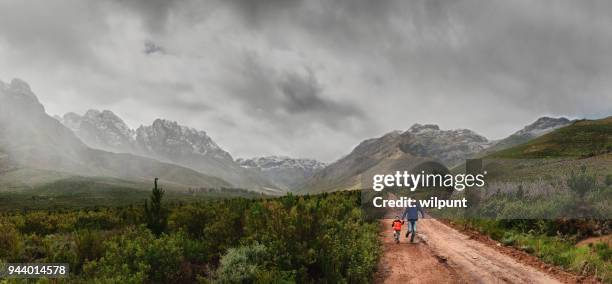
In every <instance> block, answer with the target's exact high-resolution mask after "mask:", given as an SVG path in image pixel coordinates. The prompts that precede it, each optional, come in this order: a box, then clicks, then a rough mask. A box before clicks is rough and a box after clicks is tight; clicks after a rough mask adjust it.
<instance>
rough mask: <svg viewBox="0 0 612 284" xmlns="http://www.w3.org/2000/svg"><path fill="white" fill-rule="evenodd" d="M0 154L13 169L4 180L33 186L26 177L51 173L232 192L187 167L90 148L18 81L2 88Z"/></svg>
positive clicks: (33, 178)
mask: <svg viewBox="0 0 612 284" xmlns="http://www.w3.org/2000/svg"><path fill="white" fill-rule="evenodd" d="M0 149H2V151H3V152H4V154H5V156H6V157H8V159H9V160H10V161H11V162H12V163H13V164H14V166H13V167H12V169H10V170H9V172H4V173H0V175H7V174H11V175H12V176H14V177H20V178H23V179H28V180H29V179H32V180H37V177H34V176H26V175H24V174H25V173H31V174H40V175H41V176H45V177H49V176H54V175H53V174H46V173H47V172H49V171H53V172H61V173H66V174H69V175H82V176H108V177H118V178H125V179H135V180H149V179H151V178H153V177H159V178H161V179H162V180H164V181H166V182H167V183H169V184H174V185H176V186H177V187H187V186H201V187H221V186H230V185H229V184H228V183H227V182H225V181H223V180H222V179H219V178H215V177H211V176H207V175H205V174H202V173H199V172H196V171H194V170H191V169H188V168H185V167H180V166H176V165H172V164H168V163H161V162H158V161H156V160H153V159H150V158H143V157H139V156H135V155H129V154H114V153H109V152H105V151H100V150H94V149H91V148H89V147H88V146H86V145H85V144H83V143H82V142H81V141H80V140H79V139H78V138H77V137H76V136H75V135H74V133H73V132H72V131H71V130H70V129H68V128H66V127H65V126H64V125H62V124H61V123H60V122H59V121H57V120H56V119H53V118H51V117H50V116H49V115H47V114H46V113H45V110H44V107H43V106H42V104H40V102H39V101H38V99H37V98H36V96H35V95H34V94H33V93H32V91H31V90H30V87H29V86H28V85H27V84H26V83H25V82H23V81H21V80H18V79H14V80H13V81H12V82H11V83H10V84H6V83H3V82H0ZM0 180H2V178H1V177H0ZM40 181H41V182H44V179H40Z"/></svg>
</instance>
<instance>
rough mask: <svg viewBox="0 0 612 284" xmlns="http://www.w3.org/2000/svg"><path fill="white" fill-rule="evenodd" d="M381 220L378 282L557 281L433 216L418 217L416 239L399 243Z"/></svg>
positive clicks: (387, 223) (385, 221)
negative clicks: (427, 217) (382, 250)
mask: <svg viewBox="0 0 612 284" xmlns="http://www.w3.org/2000/svg"><path fill="white" fill-rule="evenodd" d="M381 222H382V223H383V224H382V226H383V228H384V230H383V232H381V236H380V238H381V240H382V242H383V246H384V254H383V257H382V260H381V262H380V264H379V269H378V270H379V272H378V275H377V276H376V282H378V283H559V282H558V281H557V280H555V279H553V278H551V277H550V276H548V275H547V274H545V273H543V272H541V271H539V270H537V269H536V268H533V267H531V266H526V265H523V264H521V263H519V262H517V261H516V260H514V259H512V258H511V257H510V256H507V255H504V254H502V253H500V252H498V251H496V250H495V249H493V248H491V247H488V246H487V245H485V244H483V243H480V242H478V241H476V240H473V239H470V238H469V237H468V236H466V235H464V234H462V233H460V232H458V231H457V230H455V229H452V228H450V227H448V226H446V225H444V224H442V223H440V222H438V221H436V220H434V219H422V220H419V222H418V226H417V231H418V232H419V234H418V236H419V238H418V241H417V242H416V243H414V244H411V243H410V242H409V241H408V239H405V238H404V237H403V236H402V242H401V243H400V244H399V245H398V244H395V242H394V240H393V234H392V231H391V220H383V221H381ZM405 230H406V229H405V227H404V230H403V231H402V234H404V233H405V232H406V231H405Z"/></svg>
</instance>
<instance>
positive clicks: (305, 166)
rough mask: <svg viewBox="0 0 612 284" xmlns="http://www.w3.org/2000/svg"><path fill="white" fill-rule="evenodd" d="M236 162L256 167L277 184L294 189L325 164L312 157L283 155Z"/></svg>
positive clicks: (245, 166) (249, 167) (280, 186)
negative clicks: (302, 157)
mask: <svg viewBox="0 0 612 284" xmlns="http://www.w3.org/2000/svg"><path fill="white" fill-rule="evenodd" d="M236 162H237V163H238V164H239V165H240V166H242V167H244V168H248V169H255V170H257V171H259V172H260V173H261V174H262V175H264V176H265V177H267V178H268V179H269V180H271V181H272V182H274V184H275V185H276V186H278V187H279V188H281V189H284V190H294V189H296V188H297V187H299V186H301V185H302V184H303V183H304V182H305V181H306V180H307V179H308V178H310V177H311V176H313V175H314V174H315V173H316V172H317V171H319V170H321V169H323V168H324V167H325V164H324V163H322V162H319V161H317V160H312V159H294V158H289V157H283V156H268V157H256V158H250V159H237V160H236Z"/></svg>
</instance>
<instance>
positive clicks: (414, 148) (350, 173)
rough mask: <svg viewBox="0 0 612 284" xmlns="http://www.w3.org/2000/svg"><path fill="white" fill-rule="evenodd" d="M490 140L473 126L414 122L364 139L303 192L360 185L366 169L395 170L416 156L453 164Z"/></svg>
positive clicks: (370, 170)
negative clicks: (448, 127) (442, 127)
mask: <svg viewBox="0 0 612 284" xmlns="http://www.w3.org/2000/svg"><path fill="white" fill-rule="evenodd" d="M489 143H490V142H489V141H488V140H487V139H486V138H484V137H483V136H480V135H478V134H476V133H475V132H473V131H471V130H467V129H458V130H440V128H439V127H438V126H437V125H420V124H415V125H413V126H412V127H410V129H408V130H407V131H404V132H401V131H394V132H390V133H387V134H385V135H383V136H381V137H379V138H373V139H368V140H365V141H363V142H361V143H360V144H359V145H357V147H355V148H354V149H353V151H352V152H351V153H350V154H348V155H347V156H345V157H344V158H342V159H340V160H338V161H336V162H334V163H332V164H330V165H328V166H327V167H326V168H324V169H323V170H321V171H319V172H317V173H316V174H315V175H314V176H313V177H312V178H310V179H309V180H308V181H307V182H306V183H305V185H304V186H302V187H301V188H300V192H319V191H333V190H344V189H351V188H359V187H361V186H362V185H361V182H362V180H361V178H362V175H363V174H364V173H366V172H373V171H376V172H381V173H384V172H388V171H392V170H393V169H396V168H399V167H401V166H402V165H405V164H406V163H410V162H411V161H414V160H415V159H423V158H426V159H434V160H438V161H440V162H441V163H443V164H445V165H447V166H449V167H450V166H453V165H456V164H457V163H460V162H462V161H464V160H465V159H466V158H467V157H470V156H473V155H475V154H477V153H480V152H482V151H483V150H484V149H485V148H486V147H488V146H489Z"/></svg>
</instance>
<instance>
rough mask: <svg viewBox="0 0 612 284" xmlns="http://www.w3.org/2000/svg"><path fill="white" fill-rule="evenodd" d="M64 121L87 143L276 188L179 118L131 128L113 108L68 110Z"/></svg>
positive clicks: (251, 185) (241, 182)
mask: <svg viewBox="0 0 612 284" xmlns="http://www.w3.org/2000/svg"><path fill="white" fill-rule="evenodd" d="M61 122H62V123H63V124H64V125H66V126H67V127H69V128H70V129H72V130H73V131H74V132H75V134H76V135H77V136H78V137H79V138H80V139H81V140H82V141H83V142H85V143H86V144H87V145H89V146H91V147H93V148H99V149H104V150H107V151H111V152H116V153H130V154H135V155H141V156H145V157H150V158H154V159H157V160H160V161H164V162H168V163H174V164H177V165H181V166H185V167H189V168H192V169H194V170H196V171H199V172H202V173H205V174H207V175H211V176H216V177H220V178H222V179H224V180H226V181H228V182H230V183H231V184H232V185H233V186H236V187H242V188H259V189H274V188H275V185H274V183H273V182H271V181H270V180H268V179H267V178H266V177H265V176H262V175H260V174H259V173H258V172H257V171H255V170H251V169H245V168H243V167H241V166H240V165H239V164H238V163H236V162H235V161H234V159H233V158H232V156H231V155H230V153H228V152H227V151H225V150H223V149H222V148H221V147H219V145H217V144H216V143H215V142H214V141H213V140H212V138H211V137H210V136H208V134H207V133H206V132H205V131H201V130H197V129H194V128H190V127H186V126H183V125H180V124H178V123H177V122H175V121H169V120H165V119H156V120H155V121H153V123H152V124H151V125H141V126H140V127H138V128H137V129H135V130H134V129H130V128H129V127H128V126H127V124H126V123H125V122H124V121H123V120H122V119H121V118H120V117H118V116H117V115H115V114H114V113H113V112H111V111H109V110H103V111H99V110H88V111H87V112H86V113H85V114H84V115H82V116H81V115H78V114H74V113H67V114H65V115H64V116H63V117H62V118H61Z"/></svg>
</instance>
